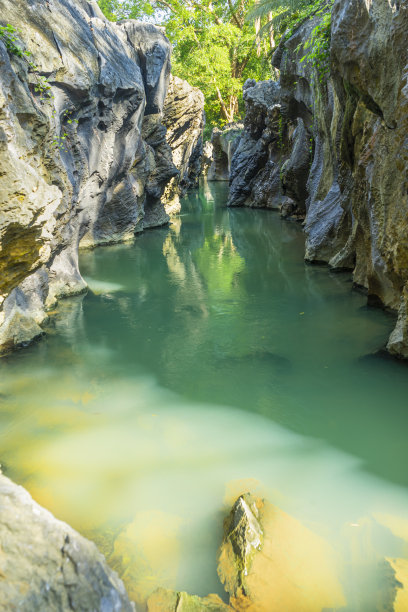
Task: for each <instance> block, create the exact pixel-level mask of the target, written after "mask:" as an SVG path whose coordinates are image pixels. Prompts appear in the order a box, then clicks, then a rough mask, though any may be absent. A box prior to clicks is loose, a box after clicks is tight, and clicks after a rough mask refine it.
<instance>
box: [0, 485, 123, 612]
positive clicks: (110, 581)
mask: <svg viewBox="0 0 408 612" xmlns="http://www.w3.org/2000/svg"><path fill="white" fill-rule="evenodd" d="M0 542H1V554H0V581H1V586H0V608H1V609H2V610H19V611H20V612H33V611H34V610H43V611H44V612H45V611H47V612H52V611H54V610H55V612H61V610H78V611H79V610H80V611H81V612H86V611H89V612H94V611H96V610H98V611H100V612H131V611H132V610H134V609H135V608H134V606H133V604H131V603H130V601H129V598H128V596H127V594H126V591H125V588H124V586H123V583H122V581H121V580H119V578H118V576H117V575H116V574H115V573H114V572H113V571H112V570H111V569H109V567H108V566H107V564H106V561H105V559H104V558H103V556H102V555H101V554H100V553H99V552H98V550H97V548H96V546H95V545H94V544H93V543H92V542H89V541H88V540H86V539H85V538H83V537H82V536H80V535H79V534H78V533H77V532H76V531H74V530H73V529H72V528H71V527H69V526H68V525H67V524H65V523H63V522H61V521H58V520H57V519H56V518H54V517H53V516H52V514H51V513H50V512H48V511H47V510H44V509H43V508H41V507H40V506H39V505H38V504H36V503H35V502H34V501H33V500H32V499H31V497H30V495H29V494H28V493H27V491H25V490H24V489H23V488H22V487H19V486H17V485H16V484H14V483H12V482H11V481H10V480H9V479H8V478H6V477H5V476H2V475H0Z"/></svg>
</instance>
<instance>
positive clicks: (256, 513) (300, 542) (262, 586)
mask: <svg viewBox="0 0 408 612" xmlns="http://www.w3.org/2000/svg"><path fill="white" fill-rule="evenodd" d="M224 527H225V537H224V542H223V544H222V546H221V548H220V553H219V565H218V573H219V576H220V579H221V581H222V582H223V584H224V586H225V588H226V590H227V592H228V593H229V594H230V605H231V606H232V607H233V608H234V609H235V610H237V611H241V610H248V611H254V612H255V611H257V612H275V611H276V612H280V611H282V610H285V611H287V612H290V611H293V612H297V611H299V610H302V611H308V612H309V611H310V612H312V611H315V612H321V610H322V609H324V608H329V609H332V608H335V609H337V608H339V607H341V606H344V605H345V603H346V602H345V598H344V594H343V589H342V586H341V584H340V581H339V566H338V559H337V557H336V555H335V553H334V551H333V549H332V548H331V547H330V546H329V544H328V543H327V542H325V541H324V540H323V539H322V538H321V537H320V536H318V535H316V534H315V533H313V532H312V531H310V530H309V529H308V528H307V527H305V526H303V525H302V524H301V523H300V522H299V521H297V520H296V519H294V518H293V517H290V516H289V515H287V514H286V513H285V512H283V511H282V510H279V508H276V507H275V506H272V505H271V504H270V503H268V502H265V501H263V500H261V499H259V498H256V497H253V496H252V495H250V494H245V495H242V496H241V497H240V498H239V499H238V500H237V502H236V503H235V505H234V507H233V509H232V511H231V514H230V515H229V517H228V519H226V521H225V525H224Z"/></svg>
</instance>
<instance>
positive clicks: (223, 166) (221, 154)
mask: <svg viewBox="0 0 408 612" xmlns="http://www.w3.org/2000/svg"><path fill="white" fill-rule="evenodd" d="M243 128H244V126H243V124H242V123H229V124H228V125H226V126H225V127H223V128H222V129H220V128H214V129H213V132H212V135H211V144H212V147H213V152H212V157H213V159H212V163H211V166H210V168H209V170H208V174H207V178H208V180H209V181H228V180H229V177H230V170H231V160H232V157H233V155H234V153H235V150H236V148H237V147H238V145H239V141H240V137H241V134H242V130H243Z"/></svg>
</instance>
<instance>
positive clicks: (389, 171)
mask: <svg viewBox="0 0 408 612" xmlns="http://www.w3.org/2000/svg"><path fill="white" fill-rule="evenodd" d="M326 10H327V11H330V8H329V7H327V9H326ZM321 23H322V14H321V13H320V14H319V15H315V16H312V17H311V18H310V19H308V20H306V21H305V22H304V23H302V24H300V26H299V27H298V28H297V29H296V30H295V31H294V32H293V33H292V35H291V36H289V37H286V38H284V40H283V41H282V42H281V43H280V45H279V47H278V49H277V51H276V52H275V55H274V58H273V63H274V65H275V66H276V67H277V68H279V70H280V81H279V83H278V84H271V83H268V82H267V83H259V84H254V83H251V82H250V83H249V84H247V88H246V90H245V93H244V98H245V102H246V107H247V118H246V120H245V133H244V136H243V138H242V139H241V144H240V146H239V147H238V149H237V151H236V153H235V155H234V157H233V159H232V168H231V195H230V202H229V203H230V205H250V206H267V207H271V208H280V209H281V210H282V212H283V214H285V215H289V214H291V215H297V216H300V217H302V218H304V219H305V231H306V259H307V260H309V261H316V262H326V263H328V264H329V265H330V266H331V267H332V268H334V269H345V268H346V269H351V270H353V276H354V282H355V284H356V285H358V286H360V287H362V288H364V289H365V290H366V291H367V294H368V298H369V301H370V302H371V303H379V304H382V305H384V306H386V307H389V308H391V309H394V310H397V311H398V313H399V315H398V322H397V326H396V328H395V330H394V332H393V333H392V335H391V337H390V339H389V343H388V347H387V348H388V350H389V351H390V352H391V353H392V354H394V355H396V356H399V357H404V358H408V231H407V230H408V178H407V177H408V139H407V134H408V85H407V80H408V35H407V32H408V3H407V0H402V1H400V2H396V1H394V0H391V1H390V2H383V0H372V2H370V3H366V2H365V1H364V0H345V1H344V0H335V2H334V4H333V8H332V9H331V30H330V44H329V47H330V48H329V53H328V55H327V58H326V60H325V61H326V62H327V65H328V67H329V73H328V74H325V73H324V70H322V66H320V69H317V70H316V67H315V66H314V64H313V60H312V59H306V61H305V60H304V59H303V58H304V56H305V55H306V56H307V55H308V53H309V51H308V47H307V41H310V40H311V37H312V36H313V34H312V31H313V30H314V28H316V26H320V25H321ZM305 44H306V46H305ZM309 49H310V47H309ZM319 70H320V73H319ZM272 91H273V94H272ZM244 169H245V172H244Z"/></svg>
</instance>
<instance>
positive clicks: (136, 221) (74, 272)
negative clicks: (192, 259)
mask: <svg viewBox="0 0 408 612" xmlns="http://www.w3.org/2000/svg"><path fill="white" fill-rule="evenodd" d="M1 20H2V23H3V24H4V25H6V24H11V26H13V27H15V28H18V31H17V32H15V33H14V34H12V35H7V34H3V35H2V36H0V165H1V174H0V240H1V242H0V350H2V351H4V350H9V349H12V348H14V347H16V346H21V345H25V344H27V343H29V342H30V341H32V340H33V339H34V338H36V337H38V336H40V335H41V334H42V333H43V331H42V328H41V325H42V323H43V322H44V321H45V320H46V318H47V311H48V310H49V309H50V308H52V307H53V305H54V304H55V302H56V300H58V299H59V298H61V297H64V296H68V295H73V294H76V293H79V292H81V291H84V290H85V289H86V284H85V282H84V280H83V279H82V277H81V274H80V271H79V269H78V249H79V247H94V246H96V245H101V244H107V243H112V242H118V241H124V240H131V239H133V237H134V235H135V233H137V232H140V231H142V230H143V229H145V228H150V227H154V226H158V225H162V224H164V223H167V222H168V220H169V216H168V214H167V212H166V207H167V208H168V209H169V210H171V206H170V203H169V200H171V201H173V200H174V193H177V194H178V192H179V190H180V189H181V190H183V189H185V188H186V186H188V185H189V184H191V183H192V182H193V181H194V173H197V167H198V165H199V157H200V153H201V149H200V139H201V130H202V121H203V119H202V118H203V99H202V95H201V94H200V92H197V90H193V88H191V87H190V86H189V85H188V84H187V83H185V82H184V83H183V82H178V81H174V80H173V81H172V84H171V87H170V91H169V95H167V93H168V90H169V84H170V69H171V64H170V55H171V46H170V43H169V41H168V40H167V38H166V37H165V35H164V34H163V32H162V31H161V29H160V28H157V27H155V26H153V25H150V24H146V23H139V22H135V21H123V22H120V23H117V24H114V23H110V22H108V21H107V20H106V19H105V18H104V16H103V14H102V13H101V11H100V9H99V7H98V6H97V4H96V2H95V1H94V0H90V1H88V0H77V1H76V2H68V0H53V1H52V2H51V1H49V0H38V1H35V2H34V1H29V2H27V1H26V0H17V1H16V0H4V2H3V3H2V14H1ZM11 38H14V39H15V40H14V42H13V41H11V40H10V39H11ZM7 47H8V48H7ZM16 48H17V51H16ZM18 49H20V50H22V53H21V52H20V51H19V50H18ZM178 87H179V88H180V91H181V95H180V94H179V93H178ZM166 98H167V101H166V103H165V100H166ZM180 98H181V99H182V100H184V101H186V100H187V101H188V103H187V106H188V104H190V107H189V114H188V115H187V116H184V123H183V122H181V123H180V124H177V127H178V128H180V129H179V130H178V132H170V133H169V134H168V133H167V131H166V125H167V126H169V125H171V124H173V122H175V121H176V120H177V113H179V114H180V104H179V101H180ZM191 100H193V103H190V102H191ZM176 101H177V104H176ZM173 103H174V106H173ZM185 106H186V104H185V105H184V107H183V112H184V108H185ZM177 109H178V110H177ZM164 112H165V114H166V116H167V119H163V113H164ZM180 132H182V134H183V135H181V134H180ZM169 142H170V144H169ZM172 147H173V149H172ZM190 163H191V166H190ZM190 168H191V170H190ZM193 168H194V169H193ZM179 177H180V178H181V183H180V182H179ZM170 181H172V187H171V190H172V192H171V193H170V194H169V193H167V194H166V195H164V192H165V189H166V186H167V185H168V184H169V182H170ZM179 184H180V185H181V187H179V186H178V185H179Z"/></svg>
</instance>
